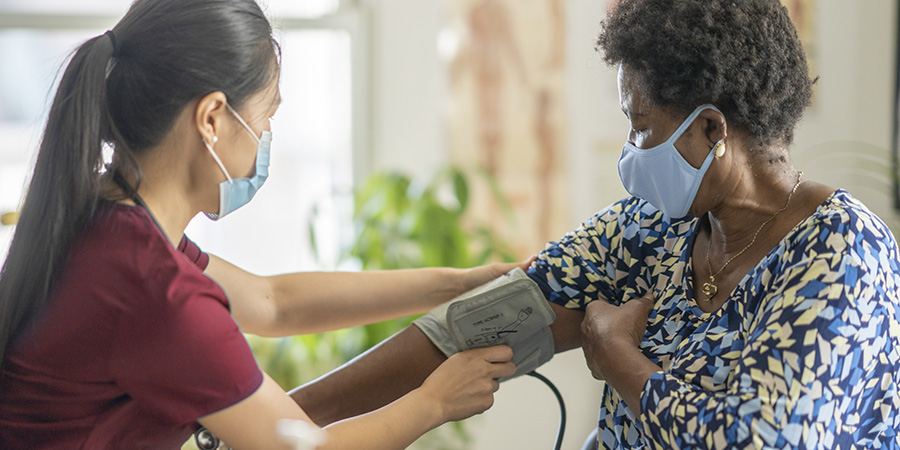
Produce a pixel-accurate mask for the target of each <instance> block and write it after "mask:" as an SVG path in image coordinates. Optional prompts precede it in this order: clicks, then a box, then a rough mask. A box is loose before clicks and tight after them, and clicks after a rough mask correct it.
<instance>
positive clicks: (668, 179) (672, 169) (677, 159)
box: [619, 105, 722, 219]
mask: <svg viewBox="0 0 900 450" xmlns="http://www.w3.org/2000/svg"><path fill="white" fill-rule="evenodd" d="M706 109H712V110H714V111H716V112H718V113H719V114H721V113H722V112H721V111H719V110H718V109H717V108H716V107H715V106H713V105H700V106H698V107H697V109H695V110H694V112H692V113H691V114H690V115H689V116H688V117H687V119H684V122H682V123H681V125H680V126H679V127H678V129H677V130H675V132H674V133H672V136H671V137H669V139H667V140H666V141H665V142H663V143H662V144H659V145H657V146H656V147H653V148H648V149H640V148H637V146H635V145H634V144H632V143H631V142H625V147H624V148H622V156H621V157H620V158H619V178H621V179H622V184H623V185H625V190H627V191H628V193H629V194H631V195H634V196H636V197H641V198H643V199H644V200H647V201H648V202H650V204H651V205H653V206H655V207H656V208H658V209H659V210H660V211H662V212H663V213H665V214H666V215H668V216H669V217H671V218H673V219H680V218H682V217H684V216H686V215H687V213H688V210H689V209H690V207H691V204H692V203H694V197H696V196H697V189H699V188H700V182H701V181H703V175H705V174H706V170H707V169H709V165H710V164H711V163H712V160H713V150H710V151H709V154H708V155H707V156H706V159H705V160H704V161H703V165H701V166H700V168H699V169H696V168H694V167H693V166H691V165H690V163H688V162H687V161H685V159H684V158H683V157H682V156H681V154H680V153H678V149H676V148H675V141H677V140H678V138H679V137H681V135H682V134H684V132H685V130H687V128H688V127H689V126H690V125H691V123H693V122H694V119H696V118H697V115H698V114H700V113H701V112H702V111H703V110H706ZM716 144H718V142H717V143H716ZM715 148H716V146H715V145H714V146H713V149H715Z"/></svg>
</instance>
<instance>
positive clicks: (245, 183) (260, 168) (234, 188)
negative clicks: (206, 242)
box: [203, 103, 272, 220]
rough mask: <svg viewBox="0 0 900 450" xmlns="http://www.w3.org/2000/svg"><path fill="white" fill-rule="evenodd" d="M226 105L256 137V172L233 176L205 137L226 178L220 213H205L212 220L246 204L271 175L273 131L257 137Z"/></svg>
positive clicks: (235, 115) (238, 116) (208, 147)
mask: <svg viewBox="0 0 900 450" xmlns="http://www.w3.org/2000/svg"><path fill="white" fill-rule="evenodd" d="M225 106H227V107H228V110H229V111H231V113H232V114H234V117H236V118H237V120H238V121H239V122H241V125H243V126H244V128H246V129H247V131H248V132H250V135H251V136H253V139H256V142H257V146H256V173H255V174H254V175H253V177H252V178H231V175H229V174H228V170H226V169H225V165H224V164H222V160H221V159H219V156H218V155H216V152H215V151H214V150H213V148H212V145H210V144H209V143H208V142H206V139H203V144H204V145H206V149H207V150H209V152H210V153H211V154H212V156H213V159H215V160H216V164H218V165H219V168H220V169H222V172H224V173H225V178H226V180H225V181H223V182H221V183H219V212H218V214H212V213H205V214H206V217H209V218H210V219H212V220H219V219H221V218H223V217H225V216H226V215H228V214H229V213H231V212H232V211H234V210H236V209H238V208H240V207H241V206H244V205H246V204H247V203H248V202H249V201H250V199H252V198H253V196H254V195H255V194H256V191H258V190H259V188H260V187H262V185H263V183H265V182H266V178H267V177H268V176H269V148H270V147H271V145H272V133H271V132H269V131H263V132H262V136H261V137H256V133H255V132H253V129H252V128H250V125H247V122H245V121H244V119H243V118H241V116H240V115H239V114H238V113H237V111H235V110H234V109H233V108H232V107H231V105H229V104H227V103H226V104H225Z"/></svg>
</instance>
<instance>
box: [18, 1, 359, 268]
mask: <svg viewBox="0 0 900 450" xmlns="http://www.w3.org/2000/svg"><path fill="white" fill-rule="evenodd" d="M261 3H262V6H263V8H264V9H265V10H266V12H267V14H268V15H269V17H270V19H272V22H273V25H274V27H275V29H276V38H277V39H278V40H279V42H280V44H281V46H282V51H283V67H282V77H281V90H282V96H283V98H284V102H283V104H282V107H281V109H280V110H279V112H278V114H277V115H276V116H275V120H273V122H272V131H273V138H274V139H273V144H272V155H271V169H270V176H269V179H268V181H267V182H266V185H265V186H264V187H263V188H262V189H261V190H260V193H259V194H258V195H257V196H256V197H255V198H254V200H253V202H251V203H250V204H249V205H247V206H246V207H244V208H242V209H240V210H238V211H236V212H234V213H233V214H231V215H229V216H228V217H226V218H224V219H222V220H221V221H219V222H217V223H213V222H211V221H209V220H207V219H206V218H204V217H202V216H201V217H197V218H195V219H194V221H193V222H191V224H190V226H189V227H188V230H187V234H188V236H190V237H191V238H192V239H194V240H195V241H197V242H198V244H199V245H200V246H201V248H203V249H204V250H206V251H208V252H210V253H214V254H216V255H219V256H222V257H223V258H225V259H228V260H230V261H233V262H235V263H236V264H238V265H240V266H242V267H244V268H246V269H247V270H250V271H253V272H256V273H260V274H272V273H277V272H284V271H295V270H310V269H314V268H317V267H325V268H334V267H336V266H337V265H338V264H339V254H340V248H341V246H342V242H347V240H348V239H350V236H351V235H352V229H351V228H350V225H351V224H350V223H349V220H348V218H349V217H350V213H351V209H352V184H353V174H354V166H353V164H354V161H357V164H359V156H361V155H364V152H362V151H360V149H361V148H362V146H363V143H364V142H365V138H364V136H365V134H364V131H365V129H364V128H365V127H364V126H363V124H365V123H366V117H365V111H366V110H367V108H366V98H367V93H366V92H365V89H364V87H365V85H366V83H365V82H363V80H364V77H365V76H366V68H365V65H366V61H367V58H366V54H365V51H364V48H365V47H364V46H363V45H360V43H361V42H363V41H365V40H364V39H360V37H359V36H360V35H361V34H362V33H364V32H365V30H366V27H365V21H364V18H365V15H364V14H362V12H361V10H360V8H361V7H360V5H359V4H358V3H357V2H354V1H348V0H344V1H341V0H306V1H303V2H295V1H291V0H269V1H268V2H265V1H263V2H261ZM130 4H131V1H130V0H83V1H79V2H71V1H69V0H43V1H41V2H34V1H31V0H0V55H3V60H4V64H2V65H0V142H2V143H3V144H2V145H0V213H3V212H8V211H15V210H16V209H17V208H18V206H19V204H20V202H21V199H22V196H23V192H24V189H25V188H26V187H27V178H28V176H29V174H30V172H31V168H32V165H33V162H34V158H35V156H36V151H37V147H38V145H39V141H40V133H41V131H42V128H43V124H44V120H45V119H46V114H47V112H48V111H49V106H50V102H51V100H52V95H53V93H54V92H55V85H54V81H55V78H56V76H57V74H58V73H60V70H61V68H62V67H64V66H63V63H64V62H65V60H66V57H67V56H68V54H69V53H70V52H71V51H72V50H73V49H74V48H76V47H77V46H78V45H79V44H80V43H81V42H83V41H85V40H87V39H89V38H90V37H92V36H96V35H99V34H101V33H103V32H105V31H106V30H107V29H109V28H111V27H112V26H114V25H115V23H116V22H117V21H118V19H119V18H120V17H121V16H122V15H123V14H124V12H125V11H126V10H127V8H128V6H129V5H130ZM311 224H315V225H316V226H315V230H316V237H317V242H318V244H317V245H316V247H317V248H316V249H312V248H310V244H309V242H310V240H309V236H310V225H311ZM11 238H12V227H8V226H7V227H0V260H3V259H4V258H5V256H6V252H7V249H8V246H9V242H10V240H11Z"/></svg>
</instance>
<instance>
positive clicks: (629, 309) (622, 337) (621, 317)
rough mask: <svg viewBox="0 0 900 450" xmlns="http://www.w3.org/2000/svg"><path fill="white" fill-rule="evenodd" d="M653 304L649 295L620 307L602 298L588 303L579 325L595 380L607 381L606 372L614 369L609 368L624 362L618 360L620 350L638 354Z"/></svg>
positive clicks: (587, 360) (588, 363)
mask: <svg viewBox="0 0 900 450" xmlns="http://www.w3.org/2000/svg"><path fill="white" fill-rule="evenodd" d="M653 304H654V301H653V296H652V294H649V293H648V294H647V295H645V296H643V297H640V298H634V299H631V300H629V301H627V302H625V303H623V304H622V305H621V306H613V305H611V304H610V303H609V302H607V301H606V300H604V299H598V300H594V301H592V302H590V303H588V305H587V308H586V309H585V316H584V320H583V321H582V322H581V332H582V349H583V350H584V359H585V361H586V362H587V365H588V368H589V369H590V370H591V374H592V375H593V376H594V378H596V379H598V380H607V381H609V375H610V373H609V372H610V371H612V370H614V369H616V368H615V367H612V366H614V365H616V364H619V363H620V362H621V361H624V359H622V358H620V356H622V352H623V351H628V352H630V351H634V352H639V350H638V346H639V344H640V342H641V339H642V338H643V337H644V332H645V331H646V330H647V318H648V317H649V315H650V311H651V310H652V309H653Z"/></svg>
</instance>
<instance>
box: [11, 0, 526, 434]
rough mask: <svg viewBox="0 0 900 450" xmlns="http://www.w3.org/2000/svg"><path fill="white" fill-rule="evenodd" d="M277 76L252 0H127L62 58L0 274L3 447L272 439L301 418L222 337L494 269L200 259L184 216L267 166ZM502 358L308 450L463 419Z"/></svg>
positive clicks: (457, 367) (272, 332) (430, 386)
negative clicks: (254, 270)
mask: <svg viewBox="0 0 900 450" xmlns="http://www.w3.org/2000/svg"><path fill="white" fill-rule="evenodd" d="M278 79H279V50H278V45H277V43H276V42H275V41H274V40H273V38H272V29H271V27H270V24H269V23H268V21H267V20H266V18H265V16H264V15H263V13H262V11H261V10H260V8H259V7H258V5H257V4H256V3H255V2H254V1H253V0H138V1H136V2H135V3H134V4H133V5H132V7H131V8H130V9H129V11H128V12H127V13H126V15H125V16H124V18H122V20H121V21H120V22H119V23H118V24H117V25H116V26H115V27H114V28H113V29H112V30H111V31H109V32H107V33H106V34H104V35H101V36H97V37H95V38H93V39H91V40H89V41H87V42H85V43H84V44H83V45H82V46H81V47H80V48H79V49H78V50H77V51H76V52H75V54H74V56H73V57H72V60H71V61H70V63H69V65H68V67H67V68H66V71H65V74H64V75H63V77H62V79H61V81H60V85H59V88H58V91H57V94H56V97H55V99H54V101H53V106H52V109H51V110H50V115H49V119H48V122H47V127H46V130H45V132H44V136H43V140H42V142H41V146H40V153H39V155H38V159H37V163H36V166H35V171H34V175H33V178H32V181H31V185H30V188H29V190H28V195H27V198H26V201H25V204H24V206H23V209H22V214H21V219H20V222H19V225H18V227H17V230H16V235H15V238H14V239H13V242H12V244H11V247H10V251H9V255H8V257H7V260H6V263H5V265H4V267H3V271H2V274H0V324H2V325H0V360H2V368H0V442H2V443H3V448H6V449H17V448H28V449H50V448H53V449H57V448H67V449H68V448H81V449H107V448H126V447H127V448H154V449H156V448H178V447H180V446H181V444H182V443H183V442H184V441H185V440H186V439H187V438H188V436H189V435H190V433H191V432H192V431H193V429H195V428H196V426H197V423H198V422H199V423H200V424H202V425H203V426H205V427H207V428H208V429H209V430H211V431H212V432H213V433H215V434H216V435H217V436H218V437H220V438H222V439H223V440H224V441H225V442H227V443H228V444H229V445H230V446H232V447H234V448H236V449H241V448H254V449H270V448H272V449H274V448H283V446H284V445H285V444H284V443H283V442H281V441H279V439H278V438H277V437H276V423H277V421H278V420H279V419H282V418H291V419H297V420H309V419H308V417H307V415H306V414H305V413H304V412H303V411H302V410H301V408H300V407H299V406H298V405H297V404H296V403H295V402H294V401H293V400H292V399H291V398H290V397H289V396H287V395H286V394H285V392H284V391H283V390H282V389H281V388H280V387H279V386H278V385H277V384H276V383H275V382H273V381H272V380H271V379H270V378H269V377H268V376H266V375H265V374H264V373H262V372H261V371H260V369H259V368H258V367H257V365H256V363H255V361H254V359H253V355H252V354H251V352H250V349H249V348H248V346H247V343H246V341H245V340H244V337H243V335H242V334H241V330H243V331H246V332H251V333H257V334H261V335H269V336H276V335H288V334H296V333H311V332H319V331H323V330H330V329H335V328H341V327H347V326H353V325H359V324H362V323H369V322H374V321H379V320H382V319H387V318H392V317H397V316H403V315H408V314H414V313H420V312H424V311H427V310H428V309H429V308H431V307H433V306H435V305H437V304H440V303H441V302H442V301H445V300H448V299H450V298H452V297H453V296H454V295H456V294H458V293H461V292H464V291H465V290H467V289H468V288H471V287H474V286H477V285H479V284H482V283H483V282H485V281H487V280H489V279H492V278H494V277H496V276H498V275H500V274H502V273H504V272H506V271H507V270H509V269H511V268H512V267H514V265H508V264H507V265H504V264H496V265H491V266H484V267H479V268H474V269H470V270H458V269H422V270H410V271H394V272H370V273H305V274H291V275H283V276H276V277H257V276H254V275H251V274H248V273H247V272H244V271H242V270H241V269H238V268H237V267H235V266H233V265H230V264H229V263H227V262H225V261H223V260H221V259H219V258H216V257H215V256H212V255H207V254H205V253H203V252H202V251H200V249H199V248H197V246H196V245H194V244H193V243H192V242H191V241H190V240H189V239H187V238H186V237H185V236H184V234H183V233H184V229H185V227H186V226H187V224H188V222H189V221H190V220H191V218H192V217H194V216H195V215H196V214H197V213H198V212H204V213H206V214H207V215H209V216H210V217H211V218H213V219H218V218H221V217H222V216H225V215H227V214H228V213H229V212H231V211H233V210H235V209H236V208H239V207H240V206H241V205H243V204H245V203H246V202H247V201H249V200H250V199H251V198H252V197H253V194H254V193H255V191H256V190H257V189H258V188H259V187H260V185H261V184H262V183H263V181H264V180H265V177H266V176H267V164H268V153H269V146H270V143H271V139H272V136H271V132H270V131H269V123H268V119H269V118H270V117H271V116H272V115H273V114H274V113H275V110H276V109H277V108H278V104H279V102H280V96H279V90H278ZM104 146H108V147H109V148H111V149H112V150H113V156H112V163H111V164H109V165H108V166H103V163H102V161H103V155H102V150H103V148H104ZM238 323H239V324H240V329H239V328H238ZM511 356H512V352H511V350H510V349H509V348H508V347H496V348H492V349H481V350H477V351H472V352H467V353H465V354H461V355H460V356H459V357H455V358H451V359H449V360H448V361H447V362H446V363H445V364H443V365H442V366H441V367H440V369H439V370H438V371H436V372H435V373H434V374H433V375H432V376H430V377H429V378H428V379H427V380H426V381H425V382H424V383H423V384H422V385H421V387H418V389H415V390H413V391H412V392H410V393H409V394H408V395H406V396H404V397H402V398H400V399H398V400H397V401H395V402H393V403H391V404H389V405H387V406H385V407H384V408H382V409H380V410H377V411H374V412H372V413H369V414H365V415H362V416H359V417H354V418H350V419H348V420H345V421H343V422H340V423H337V424H334V425H332V426H330V427H329V428H328V442H327V444H326V445H325V446H324V447H322V448H367V449H381V448H403V447H406V446H407V445H409V444H410V443H411V442H412V441H413V440H415V439H416V438H417V437H419V436H420V435H421V434H422V433H424V432H426V431H427V430H429V429H431V428H434V427H435V426H438V425H440V424H442V423H444V422H446V421H450V420H458V419H462V418H465V417H468V416H470V415H472V414H476V413H480V412H482V411H484V410H485V409H487V408H488V407H489V406H490V405H491V403H492V401H493V397H492V395H493V392H495V391H496V389H497V388H498V384H497V381H496V379H497V378H500V377H504V376H507V375H510V374H512V373H513V371H514V367H513V364H512V363H511V362H509V361H510V358H511ZM359 382H360V383H364V380H359Z"/></svg>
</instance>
